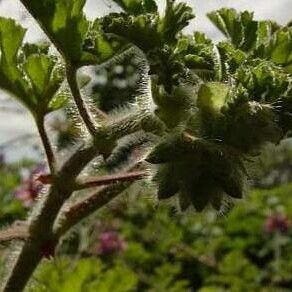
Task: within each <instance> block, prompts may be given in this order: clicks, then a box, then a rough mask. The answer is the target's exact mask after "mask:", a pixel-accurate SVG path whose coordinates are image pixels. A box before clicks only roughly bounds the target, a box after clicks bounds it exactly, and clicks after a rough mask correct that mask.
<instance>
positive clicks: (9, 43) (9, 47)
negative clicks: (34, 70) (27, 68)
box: [0, 17, 33, 109]
mask: <svg viewBox="0 0 292 292" xmlns="http://www.w3.org/2000/svg"><path fill="white" fill-rule="evenodd" d="M24 34H25V29H24V28H22V27H21V26H19V25H17V24H16V23H15V21H14V20H12V19H7V18H3V17H0V51H1V53H0V56H1V59H0V87H1V88H2V89H4V90H7V91H8V92H10V93H12V94H13V95H15V96H16V97H17V98H18V99H19V100H20V101H21V102H23V103H24V104H25V105H26V106H27V107H28V108H30V109H32V108H33V102H32V101H31V97H30V94H29V92H28V87H27V84H26V82H25V81H24V80H23V76H22V74H21V71H20V69H19V67H18V52H19V49H20V46H21V44H22V41H23V37H24Z"/></svg>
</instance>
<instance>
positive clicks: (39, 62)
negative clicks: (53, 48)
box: [24, 54, 54, 97]
mask: <svg viewBox="0 0 292 292" xmlns="http://www.w3.org/2000/svg"><path fill="white" fill-rule="evenodd" d="M53 67H54V61H53V60H52V59H51V58H50V57H48V56H45V55H36V54H35V55H30V56H29V57H28V58H27V60H26V63H25V64H24V68H25V71H26V73H27V75H28V77H29V79H30V81H31V84H32V87H33V89H34V91H35V93H37V94H38V95H39V96H40V97H42V96H43V95H44V94H45V92H46V88H47V86H48V85H49V81H50V76H51V73H52V70H53Z"/></svg>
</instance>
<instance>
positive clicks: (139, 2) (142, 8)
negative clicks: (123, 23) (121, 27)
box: [112, 0, 158, 15]
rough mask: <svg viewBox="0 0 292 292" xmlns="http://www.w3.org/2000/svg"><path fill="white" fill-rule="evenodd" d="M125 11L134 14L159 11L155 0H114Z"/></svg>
mask: <svg viewBox="0 0 292 292" xmlns="http://www.w3.org/2000/svg"><path fill="white" fill-rule="evenodd" d="M112 1H113V2H115V3H116V4H118V5H119V6H120V7H121V8H122V9H123V10H124V11H125V12H127V13H129V14H133V15H138V14H143V13H151V12H157V9H158V8H157V4H156V2H155V1H154V0H112Z"/></svg>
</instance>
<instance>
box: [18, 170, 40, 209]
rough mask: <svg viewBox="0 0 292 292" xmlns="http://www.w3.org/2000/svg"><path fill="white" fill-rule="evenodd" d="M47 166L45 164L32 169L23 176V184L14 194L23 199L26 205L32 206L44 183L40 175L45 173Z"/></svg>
mask: <svg viewBox="0 0 292 292" xmlns="http://www.w3.org/2000/svg"><path fill="white" fill-rule="evenodd" d="M45 170H46V167H45V166H44V165H43V164H40V165H38V166H37V167H36V168H34V169H32V170H31V172H30V173H29V174H28V175H27V176H26V177H24V178H23V181H22V184H21V186H20V187H19V188H17V189H16V191H15V192H14V196H15V197H16V198H17V199H19V200H21V201H22V202H23V204H24V206H25V207H31V205H32V204H33V202H34V201H35V199H36V198H37V196H38V194H39V193H40V191H41V189H42V187H43V185H42V183H41V182H40V181H39V180H38V177H39V176H40V175H41V174H43V173H45Z"/></svg>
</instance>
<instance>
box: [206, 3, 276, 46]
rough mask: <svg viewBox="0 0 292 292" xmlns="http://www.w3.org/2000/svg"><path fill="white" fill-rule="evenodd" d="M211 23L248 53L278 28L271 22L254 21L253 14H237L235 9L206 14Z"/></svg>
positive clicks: (223, 9) (224, 9) (245, 12)
mask: <svg viewBox="0 0 292 292" xmlns="http://www.w3.org/2000/svg"><path fill="white" fill-rule="evenodd" d="M208 17H209V19H210V20H211V21H212V23H213V24H214V25H215V26H216V27H217V28H218V29H219V30H220V31H221V32H222V33H223V34H224V35H225V36H226V37H227V38H229V39H230V40H231V42H232V43H233V45H234V46H235V47H236V48H238V49H241V50H243V51H250V50H252V49H254V48H256V47H257V46H259V45H260V44H262V43H264V42H265V41H266V40H267V39H269V37H270V36H271V35H272V33H273V32H274V31H275V30H277V29H278V28H279V25H277V24H276V23H275V22H272V21H255V20H254V19H253V13H251V12H248V11H244V12H240V13H238V12H237V11H236V10H235V9H230V8H222V9H220V10H217V11H213V12H211V13H209V14H208Z"/></svg>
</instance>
